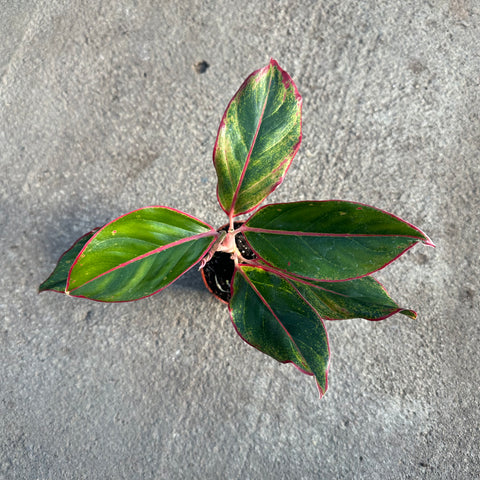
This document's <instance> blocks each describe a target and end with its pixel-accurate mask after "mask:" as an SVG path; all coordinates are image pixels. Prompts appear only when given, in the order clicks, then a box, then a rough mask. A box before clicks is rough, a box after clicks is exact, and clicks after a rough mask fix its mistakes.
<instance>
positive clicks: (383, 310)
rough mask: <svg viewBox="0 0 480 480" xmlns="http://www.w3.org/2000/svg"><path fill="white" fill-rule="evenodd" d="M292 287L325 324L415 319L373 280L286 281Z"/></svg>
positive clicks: (414, 315) (367, 278)
mask: <svg viewBox="0 0 480 480" xmlns="http://www.w3.org/2000/svg"><path fill="white" fill-rule="evenodd" d="M288 278H289V280H290V282H291V283H292V285H293V286H294V287H295V289H296V290H297V291H298V294H299V295H301V296H302V297H303V298H305V300H307V301H308V303H310V305H312V307H313V308H314V309H315V310H316V311H317V312H318V314H319V315H320V316H321V317H322V318H323V319H325V320H343V319H347V318H365V319H367V320H383V319H385V318H387V317H390V316H392V315H394V314H395V313H402V314H403V315H406V316H407V317H410V318H412V319H415V318H417V314H416V313H415V312H414V311H413V310H409V309H403V308H401V307H399V306H398V305H397V304H396V303H395V302H394V301H393V300H392V298H391V297H390V296H389V295H388V293H387V292H386V291H385V289H384V288H383V286H382V285H381V284H380V283H379V282H378V281H377V280H375V279H374V278H373V277H370V276H367V277H362V278H357V279H355V280H346V281H344V282H316V281H313V280H306V279H300V278H299V279H296V278H295V277H291V276H289V277H288Z"/></svg>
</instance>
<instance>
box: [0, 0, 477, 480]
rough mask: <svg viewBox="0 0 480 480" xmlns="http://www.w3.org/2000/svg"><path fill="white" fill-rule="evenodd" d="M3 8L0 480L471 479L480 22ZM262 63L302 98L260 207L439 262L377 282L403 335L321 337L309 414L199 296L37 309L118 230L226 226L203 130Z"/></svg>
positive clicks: (249, 9) (472, 17)
mask: <svg viewBox="0 0 480 480" xmlns="http://www.w3.org/2000/svg"><path fill="white" fill-rule="evenodd" d="M0 6H1V8H0V33H1V41H0V78H1V81H0V159H1V172H2V173H1V176H0V182H1V205H0V215H1V216H0V227H1V228H0V239H1V248H2V255H1V276H0V285H1V293H0V295H1V299H0V352H1V357H0V358H1V364H0V400H1V401H0V478H5V479H83V478H84V479H136V478H139V479H190V478H191V479H217V478H218V479H280V478H281V479H317V478H327V479H337V478H338V479H340V478H342V479H343V478H345V479H353V478H358V479H364V478H365V479H366V478H368V479H407V478H408V479H414V478H415V479H417V478H427V479H438V478H446V479H450V478H452V479H470V478H478V477H479V476H480V459H479V445H480V434H479V368H480V365H479V363H480V362H479V354H478V345H479V342H480V329H479V324H478V322H479V310H480V308H479V302H478V289H479V280H478V278H479V275H480V263H479V249H478V238H479V235H480V231H479V223H480V222H479V216H478V212H479V210H480V199H479V182H480V176H479V170H480V168H479V152H480V133H479V132H480V122H479V112H480V86H479V85H480V57H479V51H480V50H479V44H480V27H479V25H480V5H479V3H478V1H477V0H470V1H469V0H451V1H450V2H449V1H447V0H438V1H430V2H428V1H424V0H381V1H378V2H368V1H361V0H360V1H358V0H342V1H340V0H323V1H320V2H314V1H303V2H296V1H293V0H280V1H273V0H271V1H266V2H253V1H247V2H243V3H242V2H237V1H226V2H214V1H200V0H188V1H186V2H181V1H180V2H173V1H159V2H153V1H142V0H137V1H135V0H130V1H127V0H117V1H114V0H106V1H102V2H90V3H89V2H86V1H83V2H82V1H80V0H78V1H70V2H63V1H60V0H48V1H47V0H44V1H36V2H32V1H26V0H22V1H20V0H10V1H9V0H3V1H1V2H0ZM270 56H272V57H274V58H276V59H277V60H278V61H279V63H280V64H281V65H282V66H283V67H284V68H285V69H286V70H287V71H288V72H289V73H290V74H291V75H292V76H293V77H294V79H295V81H296V83H297V85H298V88H299V90H300V92H301V94H302V95H303V98H304V117H303V118H304V140H303V144H302V147H301V149H300V152H299V154H298V155H297V157H296V158H295V161H294V163H293V165H292V167H291V169H290V171H289V173H288V175H287V177H286V180H285V182H284V184H283V185H282V186H281V188H280V189H279V190H278V191H277V192H276V193H275V194H274V195H273V196H272V197H271V201H287V200H296V199H326V198H343V199H349V200H357V201H360V202H365V203H369V204H372V205H375V206H377V207H380V208H384V209H386V210H388V211H391V212H393V213H395V214H397V215H399V216H401V217H403V218H405V219H407V220H409V221H411V222H412V223H414V224H416V225H418V226H419V227H420V228H422V229H423V230H424V231H425V232H427V233H428V234H429V235H430V236H431V237H432V239H433V240H434V241H435V243H436V244H437V248H436V249H430V248H426V247H417V248H416V249H414V250H412V251H410V252H409V253H408V254H406V255H405V256H404V257H403V258H402V259H401V260H399V261H398V262H397V263H395V264H394V265H391V266H390V267H389V268H388V269H387V270H384V271H382V272H381V273H380V274H379V275H378V277H379V278H380V279H381V280H382V281H383V282H384V283H385V284H386V286H387V288H388V289H389V291H390V293H391V294H392V296H393V297H394V298H395V299H396V300H397V301H399V302H400V303H401V304H402V305H404V306H406V307H411V308H414V309H417V310H418V312H419V319H418V320H417V321H411V320H409V319H407V318H406V317H403V316H400V315H397V316H395V317H393V318H391V319H389V320H386V321H385V322H379V323H369V322H367V321H364V320H352V321H345V322H337V323H334V322H330V323H329V324H328V325H327V327H328V330H329V334H330V340H331V348H332V364H331V371H330V377H329V383H330V388H329V391H328V393H327V395H326V396H325V397H324V399H322V400H321V401H319V400H318V398H317V392H316V388H315V385H314V382H313V380H312V379H311V378H309V377H306V376H304V375H302V374H301V373H300V372H298V371H297V370H296V369H295V368H293V367H292V366H291V365H290V366H289V365H280V364H278V363H276V362H275V361H274V360H271V359H269V358H268V357H266V356H264V355H262V354H261V353H259V352H257V351H255V350H254V349H253V348H251V347H249V346H248V345H246V344H245V343H243V342H242V341H241V340H240V339H239V338H238V337H237V335H236V333H235V331H234V329H233V328H232V326H231V324H230V320H229V317H228V313H227V309H226V308H225V306H223V305H221V304H219V303H218V302H216V300H215V299H214V298H212V297H211V296H210V295H209V294H208V292H206V290H204V288H203V285H202V283H201V280H200V277H199V275H198V274H197V273H196V272H191V273H189V274H187V275H186V277H185V278H183V279H181V280H180V281H178V283H177V284H175V285H174V286H172V287H171V288H169V289H167V290H166V291H165V292H163V293H160V294H158V295H156V296H153V297H151V298H148V299H146V300H143V301H140V302H136V303H132V304H114V305H106V304H98V303H94V302H88V301H85V300H79V299H72V298H67V297H64V296H62V295H58V294H54V293H44V294H42V295H37V286H38V284H39V283H40V282H41V281H43V280H44V279H45V277H46V276H47V275H48V274H49V273H50V271H51V270H52V268H53V267H54V265H55V263H56V260H57V258H58V256H59V255H60V254H61V253H62V252H63V251H64V250H65V249H66V248H68V247H69V246H70V244H71V243H72V242H73V241H74V240H75V239H76V238H78V237H79V236H80V235H81V234H82V233H84V232H87V231H88V230H90V229H91V228H92V227H95V226H98V225H102V224H104V223H105V222H107V221H108V220H111V219H113V218H114V217H116V216H118V215H120V214H122V213H125V212H127V211H129V210H132V209H135V208H138V207H141V206H146V205H152V204H157V205H169V206H171V207H175V208H178V209H181V210H184V211H186V212H190V213H192V214H193V215H196V216H197V217H199V218H202V219H204V220H206V221H208V222H210V223H213V224H215V225H218V226H219V225H221V224H222V223H224V222H225V218H224V215H223V213H222V212H221V211H220V209H219V207H218V206H217V204H216V198H215V195H214V191H215V186H216V179H215V174H214V169H213V166H212V160H211V152H212V148H213V144H214V140H215V135H216V131H217V128H218V123H219V121H220V118H221V115H222V113H223V111H224V109H225V107H226V105H227V102H228V100H229V99H230V98H231V96H232V95H233V94H234V92H235V91H236V90H237V88H238V87H239V85H240V84H241V82H242V81H243V79H244V78H245V77H246V76H247V75H248V74H249V73H250V72H251V71H253V70H254V69H256V68H259V67H261V66H263V65H265V64H266V63H267V62H268V60H269V58H270ZM201 60H205V61H207V62H208V64H209V65H210V66H209V68H208V69H207V70H206V72H205V73H202V74H200V73H196V72H195V70H194V69H193V67H192V66H193V65H194V64H195V63H196V62H198V61H201Z"/></svg>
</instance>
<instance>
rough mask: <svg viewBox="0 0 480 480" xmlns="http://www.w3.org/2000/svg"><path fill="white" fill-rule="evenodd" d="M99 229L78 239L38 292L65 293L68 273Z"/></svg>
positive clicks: (60, 259)
mask: <svg viewBox="0 0 480 480" xmlns="http://www.w3.org/2000/svg"><path fill="white" fill-rule="evenodd" d="M98 230H99V229H98V228H96V229H95V230H92V231H91V232H89V233H86V234H85V235H83V237H81V238H79V239H78V240H77V241H76V242H75V243H74V244H73V245H72V246H71V247H70V248H69V249H68V250H67V251H66V252H65V253H64V254H63V255H62V256H61V257H60V258H59V260H58V263H57V266H56V267H55V269H54V270H53V272H52V273H51V274H50V276H49V277H48V278H47V279H46V280H45V281H44V282H43V283H42V284H41V285H40V287H38V291H39V292H44V291H45V290H54V291H56V292H61V293H65V289H66V288H67V278H68V272H69V271H70V268H71V266H72V265H73V262H74V260H75V258H76V257H77V255H78V254H79V253H80V251H81V250H82V248H83V247H84V246H85V244H86V243H87V242H88V241H89V240H90V239H91V238H92V237H93V235H94V234H95V232H96V231H98Z"/></svg>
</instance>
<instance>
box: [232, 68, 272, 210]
mask: <svg viewBox="0 0 480 480" xmlns="http://www.w3.org/2000/svg"><path fill="white" fill-rule="evenodd" d="M272 77H273V75H272V74H271V73H270V80H269V82H268V93H267V96H266V98H265V102H264V103H263V107H262V113H261V114H260V117H259V119H258V123H257V129H256V130H255V135H254V136H253V140H252V143H251V145H250V149H249V151H248V154H247V158H246V160H245V164H244V166H243V170H242V173H241V175H240V178H239V179H238V185H237V188H236V189H235V193H234V194H233V198H232V205H231V207H230V212H229V213H228V216H229V218H232V217H233V216H234V211H235V204H236V202H237V198H238V195H239V193H240V188H241V186H242V183H243V179H244V178H245V174H246V172H247V169H248V166H249V163H250V158H251V156H252V152H253V149H254V148H255V143H256V141H257V137H258V132H259V131H260V128H261V126H262V120H263V116H264V114H265V108H266V107H267V102H268V96H269V94H270V86H271V84H272Z"/></svg>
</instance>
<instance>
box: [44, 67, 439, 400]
mask: <svg viewBox="0 0 480 480" xmlns="http://www.w3.org/2000/svg"><path fill="white" fill-rule="evenodd" d="M301 111H302V99H301V96H300V94H299V93H298V90H297V87H296V85H295V84H294V82H293V80H292V79H291V77H290V76H289V75H288V74H287V72H285V71H284V70H282V68H280V66H279V65H278V63H277V62H276V61H275V60H273V59H272V60H270V62H269V64H268V65H266V66H265V67H264V68H261V69H259V70H257V71H255V72H253V73H252V74H251V75H250V76H249V77H248V78H247V79H246V80H245V81H244V83H243V84H242V86H241V87H240V89H239V90H238V91H237V93H236V94H235V95H234V97H233V98H232V100H231V101H230V103H229V105H228V106H227V109H226V111H225V113H224V115H223V118H222V120H221V123H220V127H219V130H218V135H217V139H216V142H215V147H214V153H213V161H214V166H215V169H216V174H217V177H218V185H217V198H218V202H219V204H220V207H221V208H222V209H223V211H224V212H225V213H226V215H227V217H228V223H227V224H226V225H225V226H224V227H221V228H219V229H215V228H214V227H212V226H211V225H208V224H207V223H205V222H203V221H201V220H199V219H197V218H195V217H193V216H191V215H189V214H187V213H184V212H181V211H179V210H176V209H173V208H169V207H164V206H151V207H145V208H140V209H138V210H135V211H133V212H130V213H127V214H125V215H122V216H120V217H118V218H116V219H115V220H113V221H111V222H110V223H108V224H106V225H104V226H103V227H101V228H97V229H95V230H92V231H91V232H89V233H87V234H86V235H84V236H83V237H81V238H80V239H78V240H77V241H76V242H75V243H74V245H73V246H72V247H71V248H70V249H69V250H68V251H67V252H65V253H64V254H63V255H62V256H61V257H60V259H59V261H58V264H57V266H56V267H55V269H54V270H53V272H52V274H51V275H50V276H49V277H48V278H47V280H45V282H43V283H42V284H41V285H40V288H39V290H40V291H45V290H54V291H57V292H62V293H65V294H67V295H70V296H74V297H82V298H88V299H91V300H96V301H101V302H127V301H133V300H138V299H140V298H144V297H148V296H150V295H153V294H155V293H157V292H159V291H160V290H163V289H164V288H166V287H167V286H168V285H170V284H171V283H172V282H174V281H175V280H176V279H177V278H178V277H180V276H181V275H182V274H184V273H185V272H186V271H188V270H189V269H190V268H192V267H193V266H194V265H197V264H199V268H200V269H201V270H203V272H202V273H203V278H204V280H205V282H206V284H207V286H208V288H209V289H210V290H211V291H212V292H213V293H215V294H216V295H217V296H218V297H219V298H220V299H221V300H222V301H223V302H225V303H227V304H228V308H229V311H230V316H231V320H232V323H233V325H234V327H235V329H236V331H237V333H238V334H239V335H240V336H241V338H242V339H243V340H245V341H246V342H247V343H249V344H250V345H252V346H254V347H255V348H257V349H259V350H260V351H262V352H264V353H266V354H267V355H270V356H271V357H273V358H275V359H276V360H278V361H279V362H282V363H293V364H294V365H295V366H296V367H297V368H298V369H299V370H301V371H302V372H304V373H306V374H308V375H313V376H315V379H316V382H317V385H318V389H319V392H320V396H321V395H323V393H324V392H325V391H326V389H327V374H328V367H329V358H330V348H329V344H328V336H327V331H326V329H325V320H340V319H347V318H365V319H368V320H375V321H376V320H382V319H385V318H387V317H389V316H391V315H393V314H395V313H402V314H404V315H406V316H408V317H410V318H416V313H415V312H414V311H413V310H410V309H405V308H401V307H400V306H399V305H397V304H396V303H395V302H394V301H393V300H392V299H391V298H390V296H389V295H388V294H387V292H386V291H385V289H384V288H383V286H382V285H381V284H380V283H379V282H378V281H377V280H375V279H374V278H373V277H372V276H371V274H372V273H374V272H376V271H377V270H379V269H381V268H383V267H385V266H386V265H388V264H389V263H391V262H393V261H394V260H396V259H397V258H398V257H400V256H401V255H402V254H403V253H405V252H406V251H407V250H409V249H410V248H412V247H413V246H414V245H416V244H417V243H419V242H422V243H424V244H425V245H430V246H433V243H432V242H431V240H430V239H429V238H428V237H427V236H426V235H425V234H424V233H423V232H422V231H421V230H419V229H418V228H416V227H414V226H413V225H411V224H410V223H407V222H405V221H404V220H401V219H400V218H398V217H396V216H394V215H392V214H390V213H387V212H384V211H382V210H379V209H377V208H374V207H371V206H368V205H363V204H360V203H355V202H347V201H341V200H326V201H315V200H312V201H300V202H298V201H297V202H291V203H276V204H270V205H265V206H261V207H260V204H261V203H262V202H263V201H264V200H265V198H266V197H267V196H268V195H269V194H270V193H271V192H273V191H274V190H275V189H276V188H277V187H278V186H279V185H280V184H281V183H282V181H283V178H284V176H285V174H286V172H287V170H288V168H289V167H290V164H291V162H292V160H293V158H294V157H295V154H296V153H297V151H298V149H299V147H300V142H301V138H302V131H301ZM244 214H250V215H249V217H248V218H247V219H246V220H244V221H239V217H240V216H241V215H244Z"/></svg>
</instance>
